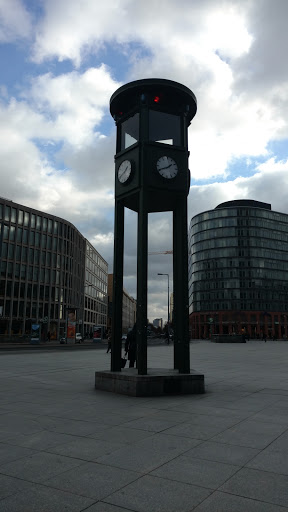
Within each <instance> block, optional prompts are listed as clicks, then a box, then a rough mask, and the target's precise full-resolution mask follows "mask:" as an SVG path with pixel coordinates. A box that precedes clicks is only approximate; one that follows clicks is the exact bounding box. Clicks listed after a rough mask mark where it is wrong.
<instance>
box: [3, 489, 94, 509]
mask: <svg viewBox="0 0 288 512" xmlns="http://www.w3.org/2000/svg"><path fill="white" fill-rule="evenodd" d="M92 503H93V500H91V499H89V498H85V497H83V496H76V495H75V494H71V493H68V492H63V491H59V490H57V489H49V488H48V487H44V486H41V485H31V487H30V488H29V489H27V490H25V491H23V492H21V493H17V494H14V495H13V496H9V497H8V498H6V499H4V500H2V501H0V512H28V511H29V512H40V511H41V512H67V511H68V510H69V512H81V511H83V510H86V509H87V507H89V505H91V504H92Z"/></svg>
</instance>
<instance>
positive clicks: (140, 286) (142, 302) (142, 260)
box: [136, 189, 148, 375]
mask: <svg viewBox="0 0 288 512" xmlns="http://www.w3.org/2000/svg"><path fill="white" fill-rule="evenodd" d="M147 274H148V212H147V204H146V194H145V192H144V191H143V189H142V190H140V193H139V212H138V241H137V320H136V327H137V367H138V374H139V375H147Z"/></svg>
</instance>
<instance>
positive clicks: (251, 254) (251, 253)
mask: <svg viewBox="0 0 288 512" xmlns="http://www.w3.org/2000/svg"><path fill="white" fill-rule="evenodd" d="M218 258H230V259H234V258H235V259H236V258H246V259H247V261H248V259H249V260H250V258H261V259H262V260H263V265H264V261H265V260H266V261H268V260H273V259H274V260H277V265H278V264H280V262H281V260H282V261H284V262H287V261H288V252H287V253H286V252H284V251H280V250H276V249H275V250H273V249H272V248H271V249H268V248H261V249H258V248H257V247H255V248H254V247H249V248H245V247H244V248H243V249H239V248H238V247H226V248H218V249H210V250H208V249H207V250H203V251H199V252H197V253H194V254H192V256H191V259H190V266H191V264H194V263H197V262H199V261H204V260H207V259H210V260H213V259H218ZM266 261H265V265H266ZM286 265H287V263H286Z"/></svg>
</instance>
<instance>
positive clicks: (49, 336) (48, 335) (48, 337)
mask: <svg viewBox="0 0 288 512" xmlns="http://www.w3.org/2000/svg"><path fill="white" fill-rule="evenodd" d="M50 338H51V334H50V331H48V332H47V340H48V341H50Z"/></svg>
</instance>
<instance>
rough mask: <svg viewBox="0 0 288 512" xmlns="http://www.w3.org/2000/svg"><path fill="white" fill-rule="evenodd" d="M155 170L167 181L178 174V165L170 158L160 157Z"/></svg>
mask: <svg viewBox="0 0 288 512" xmlns="http://www.w3.org/2000/svg"><path fill="white" fill-rule="evenodd" d="M156 168H157V171H158V172H159V174H160V176H162V178H165V179H168V180H171V179H172V178H175V177H176V176H177V174H178V165H177V164H176V162H175V160H173V158H171V157H170V156H161V157H160V158H159V159H158V160H157V164H156Z"/></svg>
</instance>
